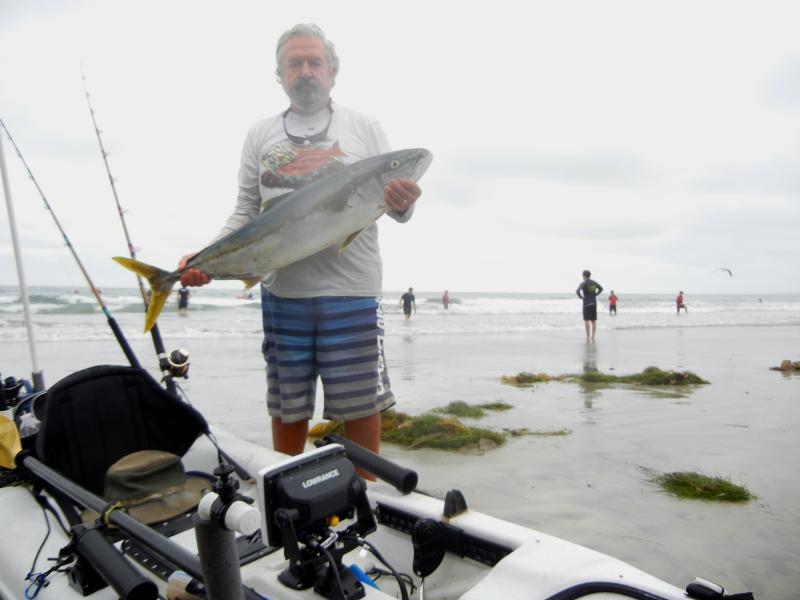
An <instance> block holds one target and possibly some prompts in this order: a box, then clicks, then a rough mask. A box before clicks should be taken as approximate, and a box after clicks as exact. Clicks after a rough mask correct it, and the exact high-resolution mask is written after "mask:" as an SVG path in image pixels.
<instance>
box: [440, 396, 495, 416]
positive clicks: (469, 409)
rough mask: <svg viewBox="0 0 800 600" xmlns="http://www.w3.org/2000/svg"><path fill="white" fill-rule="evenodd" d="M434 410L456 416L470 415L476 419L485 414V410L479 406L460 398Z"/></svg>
mask: <svg viewBox="0 0 800 600" xmlns="http://www.w3.org/2000/svg"><path fill="white" fill-rule="evenodd" d="M435 412H437V413H446V414H448V415H455V416H456V417H471V418H473V419H478V418H480V417H482V416H484V415H485V414H486V411H485V410H483V408H481V407H480V406H473V405H470V404H467V403H466V402H464V401H462V400H457V401H456V402H451V403H450V404H448V405H447V406H445V407H443V408H437V409H436V410H435Z"/></svg>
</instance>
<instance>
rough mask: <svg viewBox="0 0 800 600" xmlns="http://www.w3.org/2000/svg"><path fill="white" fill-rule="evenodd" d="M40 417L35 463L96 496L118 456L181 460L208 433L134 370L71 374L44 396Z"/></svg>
mask: <svg viewBox="0 0 800 600" xmlns="http://www.w3.org/2000/svg"><path fill="white" fill-rule="evenodd" d="M42 412H43V415H42V417H41V421H42V424H41V427H40V428H39V432H38V435H37V436H36V454H37V455H38V457H39V459H40V460H41V461H42V462H44V463H45V464H46V465H48V466H49V467H52V468H53V469H55V470H56V471H58V472H59V473H61V474H62V475H64V476H65V477H68V478H69V479H71V480H72V481H74V482H75V483H77V484H79V485H81V486H83V487H85V488H86V489H88V490H89V491H91V492H94V493H95V494H98V495H102V493H103V481H104V478H105V474H106V471H107V470H108V467H110V466H111V465H112V464H114V463H115V462H116V461H117V460H119V459H120V458H122V457H123V456H126V455H128V454H130V453H132V452H137V451H139V450H164V451H166V452H172V453H173V454H177V455H178V456H183V455H184V454H185V453H186V452H187V451H188V450H189V448H190V447H191V446H192V444H193V443H194V441H195V440H196V439H197V437H198V436H199V435H201V434H203V433H207V432H208V424H207V423H206V420H205V419H204V418H203V416H202V415H201V414H200V413H199V412H197V411H196V410H195V409H194V408H192V407H191V406H189V405H188V404H186V403H185V402H183V401H181V400H179V399H177V398H175V397H174V396H172V394H170V393H169V392H167V391H166V390H165V389H164V388H162V387H161V386H160V385H159V384H158V382H157V381H156V380H155V379H153V378H152V377H151V376H150V374H149V373H147V371H145V370H143V369H137V368H134V367H121V366H108V365H101V366H96V367H90V368H88V369H83V370H82V371H78V372H76V373H73V374H72V375H69V376H67V377H65V378H64V379H62V380H61V381H59V382H58V383H56V384H55V385H54V386H53V387H51V388H50V389H49V390H48V391H47V397H46V399H45V402H44V407H43V411H42Z"/></svg>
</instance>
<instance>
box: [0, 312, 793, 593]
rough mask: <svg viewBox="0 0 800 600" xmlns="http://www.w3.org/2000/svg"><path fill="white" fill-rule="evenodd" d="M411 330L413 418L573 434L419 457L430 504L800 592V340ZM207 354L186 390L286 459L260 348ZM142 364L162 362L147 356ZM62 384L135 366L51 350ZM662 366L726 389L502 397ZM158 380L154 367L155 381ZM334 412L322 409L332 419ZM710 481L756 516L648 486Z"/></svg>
mask: <svg viewBox="0 0 800 600" xmlns="http://www.w3.org/2000/svg"><path fill="white" fill-rule="evenodd" d="M414 326H415V322H414V321H413V320H412V321H411V322H409V323H408V324H407V325H404V326H403V327H397V328H395V329H394V331H393V332H391V333H390V334H389V335H387V338H386V352H387V360H388V365H389V373H390V376H391V379H392V387H393V389H394V391H395V393H396V395H397V399H398V405H397V407H396V408H397V409H399V410H401V411H403V412H407V413H411V414H419V413H422V412H424V411H427V410H430V409H433V408H436V407H441V406H444V405H446V404H448V403H450V402H452V401H455V400H463V401H465V402H468V403H485V402H494V401H498V400H502V401H504V402H507V403H509V404H511V405H512V406H513V409H511V410H509V411H506V412H500V413H489V414H488V415H487V416H486V417H484V418H482V419H479V420H474V419H464V422H465V423H468V424H475V425H477V426H481V427H489V428H493V429H503V428H521V427H526V428H528V429H530V430H559V429H564V428H567V429H569V430H570V431H571V434H569V435H566V436H557V437H543V436H526V437H519V438H512V439H510V440H509V441H508V442H507V443H506V444H505V445H504V446H502V447H500V448H497V449H494V450H490V451H487V452H485V453H484V454H480V455H479V454H476V453H466V454H460V453H448V452H442V451H434V450H415V451H409V450H404V449H401V448H399V447H396V446H392V445H389V444H385V445H384V449H383V452H384V454H385V455H386V456H388V457H389V458H392V459H394V460H396V461H398V462H401V463H403V464H404V465H406V466H409V467H412V468H415V469H417V470H418V471H419V473H420V488H421V489H424V490H426V491H429V492H432V493H435V494H443V493H444V492H446V491H447V490H448V489H451V488H458V489H460V490H461V491H462V492H463V493H464V495H465V496H466V498H467V502H468V503H469V505H470V506H471V507H474V508H477V509H480V510H482V511H485V512H488V513H491V514H493V515H496V516H499V517H502V518H505V519H509V520H512V521H516V522H520V523H522V524H524V525H527V526H530V527H533V528H536V529H539V530H541V531H544V532H546V533H549V534H552V535H556V536H560V537H563V538H565V539H567V540H570V541H573V542H576V543H579V544H583V545H586V546H589V547H591V548H594V549H596V550H599V551H601V552H605V553H608V554H611V555H613V556H616V557H618V558H621V559H623V560H625V561H627V562H630V563H632V564H633V565H635V566H638V567H640V568H641V569H643V570H645V571H648V572H650V573H652V574H654V575H656V576H658V577H661V578H663V579H665V580H668V581H670V582H671V583H673V584H675V585H679V586H685V585H686V584H687V583H689V582H690V581H691V580H692V579H693V578H694V577H695V576H700V577H703V578H705V579H709V580H712V581H717V582H718V583H720V584H722V585H724V586H725V587H726V589H727V590H728V591H729V592H730V593H733V592H737V591H752V592H754V593H755V595H756V598H759V599H777V600H781V599H785V600H789V599H793V598H796V597H797V592H796V590H797V589H799V588H800V561H798V559H797V557H798V556H800V479H799V478H798V477H797V473H798V470H797V456H798V455H800V435H799V434H798V430H799V429H800V376H797V375H784V374H781V373H777V372H774V371H770V370H769V367H770V366H774V365H777V364H779V363H780V360H781V359H783V358H792V359H793V360H797V359H798V354H797V353H798V340H800V327H797V326H787V327H694V328H686V329H681V328H665V329H614V330H603V329H601V330H600V331H599V332H598V338H597V341H596V342H595V343H593V344H587V343H586V342H584V340H583V335H582V332H581V331H580V330H577V329H576V330H575V331H556V332H551V333H549V332H534V333H525V332H518V333H513V334H508V333H504V334H491V333H488V334H483V335H469V334H451V335H446V336H437V335H420V334H417V333H416V331H415V327H414ZM168 345H169V346H170V347H173V346H176V345H180V346H185V347H187V348H189V349H190V350H191V352H192V369H191V372H190V378H189V379H188V380H186V381H183V380H181V386H182V387H183V389H184V390H185V391H186V393H187V394H188V396H189V398H190V400H191V401H192V402H193V403H194V404H195V405H196V406H197V407H198V408H200V409H201V410H202V411H203V412H204V414H206V416H207V418H208V420H209V421H210V422H211V423H212V424H216V425H219V426H221V427H225V428H226V429H228V430H231V431H233V432H235V433H237V434H239V435H241V436H243V437H245V438H246V439H249V440H251V441H254V442H257V443H261V444H270V443H271V440H270V437H269V429H268V427H267V417H266V411H265V407H264V401H263V396H264V387H265V386H264V381H263V364H262V359H261V355H260V340H259V339H258V338H257V337H255V336H248V337H245V338H241V339H238V340H231V339H216V338H215V339H200V338H193V339H185V340H180V339H176V340H170V341H169V344H168ZM133 346H134V349H135V350H136V352H137V354H138V355H139V357H140V358H141V360H142V362H143V363H145V366H146V367H148V368H151V366H152V365H153V363H154V362H155V360H154V358H153V356H154V354H153V351H152V345H151V343H150V342H149V341H148V340H145V339H136V340H134V341H133ZM38 354H39V360H40V364H41V365H42V366H43V369H44V374H45V378H46V381H47V383H48V384H52V383H54V382H55V381H57V379H58V378H60V377H62V376H64V375H66V374H68V373H70V372H72V371H73V370H76V369H78V368H81V367H83V366H87V365H89V364H100V363H116V364H123V363H124V357H123V355H122V353H121V352H120V350H119V349H118V347H117V346H116V345H115V343H114V342H113V341H104V342H100V341H90V342H81V341H63V342H44V343H40V344H38ZM650 365H655V366H658V367H660V368H663V369H675V370H691V371H694V372H695V373H697V374H698V375H700V376H701V377H703V378H705V379H707V380H708V381H710V382H711V384H710V385H707V386H702V387H698V388H694V389H687V390H645V389H642V388H633V387H629V386H613V387H587V386H581V385H578V384H574V383H562V382H550V383H541V384H536V385H534V386H533V387H530V388H514V387H510V386H506V385H502V384H501V383H500V377H501V376H502V375H504V374H516V373H518V372H520V371H533V372H547V373H550V374H562V373H581V372H583V371H584V370H586V369H594V368H596V369H599V370H600V371H602V372H606V373H616V374H629V373H633V372H637V371H641V370H642V369H643V368H645V367H647V366H650ZM0 370H1V371H2V374H3V376H7V375H16V376H29V370H30V357H29V354H28V348H27V344H25V343H23V342H5V343H3V344H2V348H1V349H0ZM151 370H152V369H151ZM319 412H321V411H320V410H319V407H318V413H319ZM670 471H699V472H702V473H705V474H707V475H719V476H723V477H726V478H730V479H731V480H732V481H733V482H734V483H738V484H742V485H746V486H747V487H748V488H749V489H750V491H751V492H752V493H754V494H755V495H756V496H758V498H757V499H756V500H753V501H750V502H749V503H747V504H743V505H726V504H718V503H710V502H702V501H690V500H680V499H677V498H674V497H672V496H669V495H667V494H665V493H664V492H662V491H661V490H660V489H659V488H657V487H656V486H654V485H653V484H652V483H650V482H649V477H650V474H651V473H653V472H670Z"/></svg>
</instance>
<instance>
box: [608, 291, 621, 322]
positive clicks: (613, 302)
mask: <svg viewBox="0 0 800 600" xmlns="http://www.w3.org/2000/svg"><path fill="white" fill-rule="evenodd" d="M617 300H619V298H617V295H616V294H615V293H614V290H611V295H610V296H609V297H608V315H609V316H611V315H614V316H616V315H617Z"/></svg>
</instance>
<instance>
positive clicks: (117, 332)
mask: <svg viewBox="0 0 800 600" xmlns="http://www.w3.org/2000/svg"><path fill="white" fill-rule="evenodd" d="M0 127H2V128H3V131H5V132H6V136H7V137H8V140H9V141H10V142H11V145H12V146H13V147H14V150H15V151H16V153H17V156H18V157H19V159H20V161H22V164H23V166H24V167H25V170H26V171H27V172H28V177H29V178H30V180H31V181H33V185H34V186H35V187H36V191H37V192H39V196H40V197H41V199H42V202H43V203H44V207H45V208H46V209H47V211H48V212H49V213H50V216H51V217H53V221H54V222H55V224H56V227H57V228H58V231H59V232H61V237H62V238H64V243H65V244H66V246H67V248H69V251H70V252H71V253H72V257H73V258H74V259H75V262H76V263H77V264H78V268H79V269H80V270H81V273H83V277H84V279H86V283H88V284H89V289H90V290H91V292H92V294H93V295H94V297H95V299H96V300H97V303H98V304H99V305H100V308H101V309H102V311H103V314H104V315H105V316H106V321H108V325H109V327H111V331H112V332H113V333H114V337H115V338H117V342H119V345H120V347H121V348H122V351H123V352H124V353H125V357H126V358H127V359H128V362H129V363H130V364H131V366H132V367H137V368H141V365H140V364H139V360H138V359H137V358H136V355H135V354H134V353H133V350H132V349H131V347H130V345H129V344H128V340H126V339H125V336H124V335H123V333H122V330H121V329H120V327H119V325H118V324H117V321H116V319H115V318H114V317H113V316H112V315H111V312H110V311H109V310H108V307H107V306H106V303H105V302H104V301H103V298H102V297H101V295H100V290H98V289H97V288H96V287H95V285H94V282H92V278H91V277H90V276H89V273H88V271H87V270H86V268H85V267H84V266H83V263H82V262H81V259H80V258H79V257H78V253H77V252H76V250H75V247H74V246H73V245H72V242H70V239H69V237H68V236H67V233H66V231H64V228H63V227H62V226H61V222H60V221H59V220H58V217H57V216H56V213H55V211H54V210H53V207H52V206H50V203H49V202H48V201H47V197H46V196H45V195H44V192H43V191H42V188H41V187H40V186H39V182H38V181H37V180H36V178H35V177H34V176H33V172H32V171H31V168H30V167H29V166H28V162H27V161H26V160H25V158H24V157H23V156H22V152H21V151H20V149H19V146H17V143H16V142H15V141H14V138H13V137H12V136H11V132H10V131H9V130H8V127H6V124H5V123H4V122H3V120H2V119H0Z"/></svg>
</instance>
